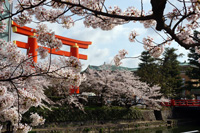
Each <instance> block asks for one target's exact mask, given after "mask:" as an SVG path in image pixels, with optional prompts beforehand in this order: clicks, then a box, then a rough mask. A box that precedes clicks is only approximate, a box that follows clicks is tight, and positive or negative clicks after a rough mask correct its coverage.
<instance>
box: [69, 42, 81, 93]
mask: <svg viewBox="0 0 200 133" xmlns="http://www.w3.org/2000/svg"><path fill="white" fill-rule="evenodd" d="M70 56H74V57H76V58H77V59H79V46H78V44H77V43H75V45H73V46H71V47H70ZM70 94H79V87H74V86H72V88H70Z"/></svg>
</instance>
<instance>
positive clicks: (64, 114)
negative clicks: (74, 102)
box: [24, 106, 143, 123]
mask: <svg viewBox="0 0 200 133" xmlns="http://www.w3.org/2000/svg"><path fill="white" fill-rule="evenodd" d="M30 112H37V113H38V114H40V115H42V116H44V118H45V119H46V122H47V123H55V122H58V123H59V122H82V121H90V120H92V121H107V120H141V119H142V118H143V116H142V113H141V112H140V110H139V109H136V108H130V109H127V108H124V107H117V106H113V107H107V106H103V107H98V106H97V107H85V109H84V112H82V111H81V110H79V109H72V108H68V107H58V108H53V109H52V111H50V110H42V109H40V108H31V109H30V111H29V112H27V114H25V117H24V121H26V122H27V123H29V122H30V119H29V118H28V113H30Z"/></svg>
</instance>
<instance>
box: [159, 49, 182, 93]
mask: <svg viewBox="0 0 200 133" xmlns="http://www.w3.org/2000/svg"><path fill="white" fill-rule="evenodd" d="M175 51H176V49H174V48H166V49H165V52H164V59H163V61H162V64H161V66H160V71H161V73H162V76H161V77H162V78H161V82H160V85H161V88H162V89H161V92H162V93H163V94H164V95H165V96H169V97H173V96H175V95H176V94H178V93H179V92H180V88H181V86H182V79H181V77H180V69H181V68H180V65H179V64H180V62H179V61H178V60H177V58H178V57H180V56H182V54H180V55H177V54H176V53H175Z"/></svg>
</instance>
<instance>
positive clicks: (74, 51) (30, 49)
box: [12, 21, 92, 94]
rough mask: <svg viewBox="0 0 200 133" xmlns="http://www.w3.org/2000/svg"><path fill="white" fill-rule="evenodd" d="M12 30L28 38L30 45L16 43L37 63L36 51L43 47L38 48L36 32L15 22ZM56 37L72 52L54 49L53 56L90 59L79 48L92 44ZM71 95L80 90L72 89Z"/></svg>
mask: <svg viewBox="0 0 200 133" xmlns="http://www.w3.org/2000/svg"><path fill="white" fill-rule="evenodd" d="M12 29H13V32H14V33H18V34H21V35H25V36H28V43H25V42H21V41H16V40H15V41H14V43H15V44H16V45H17V46H18V47H20V48H24V49H27V54H28V55H29V56H33V61H34V62H37V54H38V53H37V51H36V49H37V48H38V47H41V46H38V43H37V38H36V37H35V34H36V30H35V29H32V28H30V27H26V26H24V27H20V26H19V25H18V24H16V23H15V22H14V21H12ZM55 37H56V38H58V39H59V40H61V41H62V43H63V44H64V45H68V46H70V52H67V51H62V50H60V51H56V50H55V49H52V50H51V54H56V55H62V56H68V57H70V56H74V57H76V58H78V59H83V60H87V59H88V56H87V55H84V54H79V48H83V49H88V47H89V45H91V44H92V42H90V41H80V40H75V39H71V38H67V37H63V36H58V35H55ZM43 48H45V49H48V52H49V53H50V48H47V47H43ZM70 93H71V94H74V93H79V88H71V89H70Z"/></svg>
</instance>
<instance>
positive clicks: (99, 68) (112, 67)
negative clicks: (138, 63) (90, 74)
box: [86, 65, 138, 72]
mask: <svg viewBox="0 0 200 133" xmlns="http://www.w3.org/2000/svg"><path fill="white" fill-rule="evenodd" d="M102 66H103V65H100V66H93V65H89V66H88V67H87V69H88V68H89V69H93V70H102ZM104 68H105V67H104ZM87 69H86V70H87ZM109 69H111V70H112V71H115V70H127V71H131V72H135V71H137V69H138V68H128V67H122V66H115V65H111V66H109Z"/></svg>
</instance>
